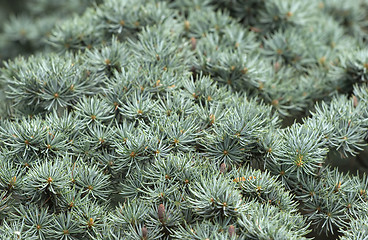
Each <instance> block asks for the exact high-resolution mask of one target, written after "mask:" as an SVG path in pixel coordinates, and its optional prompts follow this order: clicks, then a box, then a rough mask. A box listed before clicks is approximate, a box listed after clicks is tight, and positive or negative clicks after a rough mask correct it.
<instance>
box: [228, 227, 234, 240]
mask: <svg viewBox="0 0 368 240" xmlns="http://www.w3.org/2000/svg"><path fill="white" fill-rule="evenodd" d="M229 236H230V237H233V236H235V227H234V225H230V226H229Z"/></svg>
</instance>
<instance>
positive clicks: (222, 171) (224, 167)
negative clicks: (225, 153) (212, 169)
mask: <svg viewBox="0 0 368 240" xmlns="http://www.w3.org/2000/svg"><path fill="white" fill-rule="evenodd" d="M226 170H227V166H226V164H225V163H221V165H220V172H221V173H226V172H227V171H226Z"/></svg>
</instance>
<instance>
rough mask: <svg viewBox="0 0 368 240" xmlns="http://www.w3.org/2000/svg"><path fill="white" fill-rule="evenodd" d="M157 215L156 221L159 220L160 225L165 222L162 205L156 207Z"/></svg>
mask: <svg viewBox="0 0 368 240" xmlns="http://www.w3.org/2000/svg"><path fill="white" fill-rule="evenodd" d="M157 215H158V220H160V222H161V223H164V221H165V206H164V205H163V204H162V203H161V204H160V205H159V206H158V211H157Z"/></svg>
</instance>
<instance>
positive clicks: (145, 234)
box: [142, 226, 148, 240]
mask: <svg viewBox="0 0 368 240" xmlns="http://www.w3.org/2000/svg"><path fill="white" fill-rule="evenodd" d="M147 237H148V229H147V227H146V226H144V227H142V239H144V240H146V239H147Z"/></svg>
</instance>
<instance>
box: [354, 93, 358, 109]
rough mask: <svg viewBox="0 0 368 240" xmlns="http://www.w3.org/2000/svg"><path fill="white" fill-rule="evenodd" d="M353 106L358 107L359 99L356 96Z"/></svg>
mask: <svg viewBox="0 0 368 240" xmlns="http://www.w3.org/2000/svg"><path fill="white" fill-rule="evenodd" d="M353 104H354V107H355V108H356V107H357V106H358V98H357V97H356V96H355V95H353Z"/></svg>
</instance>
